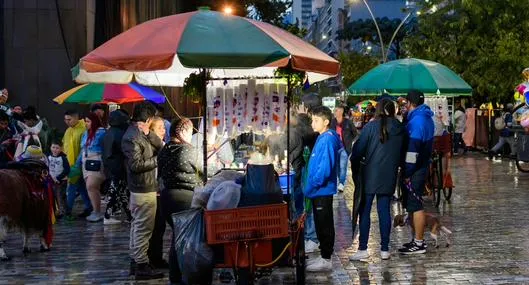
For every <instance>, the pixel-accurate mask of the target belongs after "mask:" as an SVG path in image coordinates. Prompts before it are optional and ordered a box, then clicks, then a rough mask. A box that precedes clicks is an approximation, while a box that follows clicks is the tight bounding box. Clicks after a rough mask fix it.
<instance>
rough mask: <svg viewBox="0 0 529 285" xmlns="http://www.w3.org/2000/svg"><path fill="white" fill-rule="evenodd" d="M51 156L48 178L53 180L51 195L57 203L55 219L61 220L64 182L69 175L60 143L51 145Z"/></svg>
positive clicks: (68, 165) (63, 204)
mask: <svg viewBox="0 0 529 285" xmlns="http://www.w3.org/2000/svg"><path fill="white" fill-rule="evenodd" d="M50 149H51V155H49V156H48V165H49V169H50V176H51V179H53V194H54V195H55V201H56V203H57V208H58V209H57V218H59V219H60V218H62V216H63V215H64V210H65V206H66V180H67V178H68V174H70V164H69V163H68V159H67V158H66V154H64V152H62V142H61V141H55V142H52V143H51V147H50Z"/></svg>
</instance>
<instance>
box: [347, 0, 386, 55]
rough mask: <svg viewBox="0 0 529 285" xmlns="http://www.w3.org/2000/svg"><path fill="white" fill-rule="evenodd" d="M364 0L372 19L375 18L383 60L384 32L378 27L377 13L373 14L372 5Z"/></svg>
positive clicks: (352, 0) (354, 0) (355, 0)
mask: <svg viewBox="0 0 529 285" xmlns="http://www.w3.org/2000/svg"><path fill="white" fill-rule="evenodd" d="M358 1H359V0H351V2H358ZM362 2H364V5H365V6H366V8H367V11H369V15H371V20H373V23H374V24H375V28H376V29H377V33H378V39H379V40H380V50H381V52H382V61H385V58H386V56H385V53H384V41H383V40H382V33H381V32H380V28H379V27H378V23H377V19H376V18H375V15H374V14H373V11H371V7H370V6H369V4H368V3H367V1H366V0H362Z"/></svg>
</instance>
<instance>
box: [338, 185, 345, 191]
mask: <svg viewBox="0 0 529 285" xmlns="http://www.w3.org/2000/svg"><path fill="white" fill-rule="evenodd" d="M343 189H345V186H344V185H343V184H342V183H340V184H338V191H340V192H343Z"/></svg>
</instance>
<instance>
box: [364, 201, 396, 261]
mask: <svg viewBox="0 0 529 285" xmlns="http://www.w3.org/2000/svg"><path fill="white" fill-rule="evenodd" d="M376 196H377V211H378V224H379V227H380V240H381V241H380V246H381V248H380V249H381V250H382V251H388V250H389V234H390V232H391V213H390V209H389V205H390V202H391V195H376ZM374 199H375V194H366V196H365V200H364V201H365V203H364V204H363V206H362V207H361V208H360V239H359V242H360V244H359V247H358V249H359V250H366V249H367V242H368V240H369V229H370V228H371V205H372V204H373V200H374Z"/></svg>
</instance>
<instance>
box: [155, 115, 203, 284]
mask: <svg viewBox="0 0 529 285" xmlns="http://www.w3.org/2000/svg"><path fill="white" fill-rule="evenodd" d="M169 135H170V136H171V140H170V141H169V142H168V143H167V144H166V145H165V146H164V147H163V149H162V150H161V151H160V153H159V154H158V171H159V172H158V175H159V177H161V179H162V182H163V187H164V188H163V189H162V191H161V194H160V198H161V203H162V213H163V216H164V217H165V220H166V221H167V222H168V223H169V225H171V227H173V221H172V219H171V215H172V214H173V213H178V212H181V211H185V210H187V209H189V208H190V207H191V201H192V199H193V190H194V189H195V187H197V186H199V185H202V179H201V175H202V157H203V156H202V155H201V152H200V150H199V149H196V148H194V147H193V146H192V145H191V140H192V136H193V123H192V122H191V120H189V119H188V118H178V119H175V120H174V121H173V122H172V123H171V128H170V130H169ZM174 239H175V232H174V229H173V235H172V242H171V250H170V252H169V280H170V282H172V283H178V282H180V278H181V273H180V270H179V269H178V260H177V258H176V255H175V254H174V251H175V244H174Z"/></svg>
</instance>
